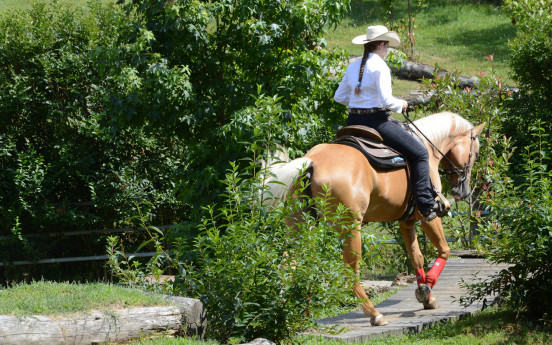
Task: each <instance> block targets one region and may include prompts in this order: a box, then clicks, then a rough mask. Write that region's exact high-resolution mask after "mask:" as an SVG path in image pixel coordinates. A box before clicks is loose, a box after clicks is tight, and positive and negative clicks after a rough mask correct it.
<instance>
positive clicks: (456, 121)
mask: <svg viewBox="0 0 552 345" xmlns="http://www.w3.org/2000/svg"><path fill="white" fill-rule="evenodd" d="M414 124H415V125H416V127H418V129H419V130H420V132H422V133H423V134H425V136H426V137H427V138H428V139H429V140H431V142H432V143H434V144H435V145H438V146H439V144H440V143H442V142H443V141H444V140H446V139H447V138H453V137H455V136H457V135H459V134H461V133H464V132H465V131H468V130H470V129H472V128H473V124H472V123H471V122H469V121H468V120H466V119H464V118H463V117H461V116H460V115H458V114H455V113H451V112H448V111H445V112H441V113H436V114H433V115H429V116H426V117H423V118H421V119H419V120H416V121H414ZM410 126H411V127H412V125H410ZM412 129H413V130H416V129H415V128H412ZM424 141H425V139H424Z"/></svg>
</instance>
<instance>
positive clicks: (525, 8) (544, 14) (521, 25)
mask: <svg viewBox="0 0 552 345" xmlns="http://www.w3.org/2000/svg"><path fill="white" fill-rule="evenodd" d="M504 7H505V9H506V11H507V12H508V13H509V14H510V16H511V18H512V23H513V24H514V25H516V27H517V34H516V37H515V38H514V39H513V40H512V41H510V42H509V43H508V46H509V48H510V50H511V58H510V66H511V67H512V70H513V78H514V80H516V82H517V83H518V85H519V88H520V92H519V93H518V94H517V97H516V99H515V100H514V101H513V102H512V103H511V104H510V106H509V112H510V116H508V117H507V118H506V119H505V120H504V122H505V123H504V125H505V130H506V131H507V134H508V135H511V136H513V138H514V139H515V140H516V142H517V143H519V146H520V147H524V146H527V145H529V144H530V142H531V141H530V138H529V137H528V136H527V135H525V134H526V133H529V132H531V130H532V129H533V127H534V124H535V123H538V122H541V123H542V126H544V128H545V130H547V131H548V132H552V124H551V123H550V121H549V118H550V115H551V111H550V107H549V103H550V101H551V100H552V63H551V61H552V43H551V42H552V8H551V7H550V4H549V2H547V1H542V0H523V1H508V0H507V1H504ZM546 145H548V146H549V145H550V143H546ZM549 147H550V146H549Z"/></svg>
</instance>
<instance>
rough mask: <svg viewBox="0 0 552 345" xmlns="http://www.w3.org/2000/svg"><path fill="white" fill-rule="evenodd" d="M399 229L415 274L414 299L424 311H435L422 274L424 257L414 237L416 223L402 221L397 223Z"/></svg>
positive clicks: (435, 305) (435, 303)
mask: <svg viewBox="0 0 552 345" xmlns="http://www.w3.org/2000/svg"><path fill="white" fill-rule="evenodd" d="M399 225H400V229H401V236H402V238H403V240H404V243H405V245H406V249H407V250H408V255H409V256H410V262H411V263H412V267H413V268H414V272H415V274H416V282H417V284H418V288H417V289H416V299H417V300H418V302H420V303H423V304H424V308H425V309H435V308H437V307H438V304H437V301H436V300H435V297H433V296H432V295H431V289H430V288H429V287H428V286H427V284H426V275H425V272H424V256H423V255H422V251H421V250H420V246H419V244H418V239H417V236H416V227H415V225H416V221H415V220H410V221H402V222H399Z"/></svg>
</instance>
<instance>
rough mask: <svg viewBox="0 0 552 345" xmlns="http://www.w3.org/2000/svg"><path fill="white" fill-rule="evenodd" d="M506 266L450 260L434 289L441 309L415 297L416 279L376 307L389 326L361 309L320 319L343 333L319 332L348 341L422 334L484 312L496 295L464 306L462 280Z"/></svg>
mask: <svg viewBox="0 0 552 345" xmlns="http://www.w3.org/2000/svg"><path fill="white" fill-rule="evenodd" d="M506 267H507V266H506V265H491V263H489V262H488V261H487V260H485V259H480V258H469V259H468V258H466V259H461V258H453V259H449V260H448V261H447V265H446V266H445V269H444V270H443V273H442V274H441V276H440V277H439V281H438V282H437V285H435V289H433V292H432V293H433V296H435V298H436V299H437V302H438V303H439V305H440V307H439V308H438V309H434V310H424V309H423V306H422V304H420V303H419V302H418V301H417V300H416V297H415V296H414V291H415V289H416V282H414V283H412V284H410V285H409V286H407V287H404V288H403V289H402V290H401V291H399V292H397V293H396V294H394V295H393V296H391V297H390V298H389V299H387V300H385V301H383V302H381V303H380V304H378V305H376V309H378V310H379V312H380V313H382V314H383V315H384V316H385V318H386V319H387V321H389V325H387V326H380V327H373V326H371V325H370V319H369V318H368V317H365V316H364V313H363V312H362V311H358V312H353V313H349V314H345V315H340V316H336V317H332V318H327V319H323V320H319V324H320V325H321V326H328V327H332V326H333V327H332V330H333V331H336V330H338V329H341V328H342V329H343V331H342V332H340V333H339V334H328V333H323V334H318V335H320V336H321V337H324V338H330V339H340V340H346V341H348V342H361V341H366V340H369V339H373V338H376V337H382V336H396V335H401V334H404V333H418V332H421V331H422V330H423V329H424V328H428V327H431V326H432V325H433V324H435V323H437V322H442V321H446V320H457V319H459V318H460V317H462V316H464V315H471V314H475V313H477V312H479V311H481V309H482V308H483V307H484V305H483V304H484V303H485V304H486V305H489V304H490V303H492V301H493V300H494V298H495V296H488V297H487V299H486V301H485V302H484V303H481V302H480V303H478V304H473V305H471V306H469V307H467V308H465V307H462V306H461V305H460V304H459V302H458V299H459V298H460V296H462V295H463V294H464V293H465V292H466V291H465V290H464V289H463V288H461V287H460V285H459V283H460V281H461V280H460V279H461V278H464V280H465V281H467V282H473V281H474V275H476V274H477V278H478V279H479V278H483V279H484V278H487V277H489V276H491V275H493V274H494V273H497V272H498V271H500V270H501V269H503V268H506Z"/></svg>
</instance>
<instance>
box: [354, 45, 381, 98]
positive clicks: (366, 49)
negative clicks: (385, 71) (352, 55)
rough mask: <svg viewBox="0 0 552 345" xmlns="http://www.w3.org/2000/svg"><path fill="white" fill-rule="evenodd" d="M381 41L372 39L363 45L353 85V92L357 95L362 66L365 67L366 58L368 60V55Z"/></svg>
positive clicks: (360, 82)
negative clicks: (355, 82) (355, 80)
mask: <svg viewBox="0 0 552 345" xmlns="http://www.w3.org/2000/svg"><path fill="white" fill-rule="evenodd" d="M381 42H383V41H372V42H368V43H366V44H365V45H364V54H362V62H361V63H360V72H359V73H358V83H357V86H356V87H355V93H356V94H357V95H358V94H359V93H360V86H361V85H362V75H363V74H364V67H366V60H368V55H369V54H370V53H371V52H373V51H374V50H376V48H377V47H378V45H379V44H380V43H381Z"/></svg>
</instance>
